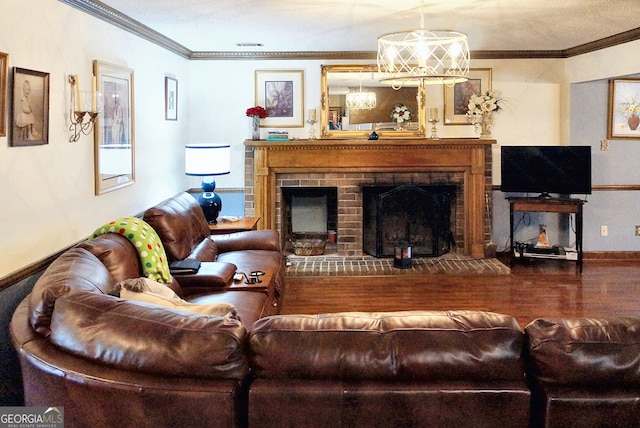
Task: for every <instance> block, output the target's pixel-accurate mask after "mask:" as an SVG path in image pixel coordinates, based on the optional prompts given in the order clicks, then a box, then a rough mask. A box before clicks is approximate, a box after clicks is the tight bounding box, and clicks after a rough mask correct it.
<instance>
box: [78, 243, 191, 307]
mask: <svg viewBox="0 0 640 428" xmlns="http://www.w3.org/2000/svg"><path fill="white" fill-rule="evenodd" d="M78 247H80V248H84V249H85V250H87V251H89V252H90V253H91V254H93V255H94V256H96V257H97V258H98V259H99V260H100V261H101V262H102V264H103V265H105V266H106V268H107V269H108V270H109V273H110V274H111V276H112V277H113V280H114V282H115V283H117V282H120V281H124V280H127V279H130V278H138V277H139V276H141V275H142V265H141V264H140V256H139V255H138V252H137V251H136V249H135V248H134V246H133V244H132V243H131V241H129V239H127V238H125V237H124V236H122V235H120V234H119V233H106V234H104V235H100V236H98V237H96V238H94V239H89V240H87V241H84V242H81V243H80V244H78ZM169 287H170V288H171V289H172V290H173V291H175V292H176V293H177V294H178V295H180V296H182V289H181V288H180V284H179V283H178V282H177V281H176V279H175V278H174V277H172V278H171V284H169Z"/></svg>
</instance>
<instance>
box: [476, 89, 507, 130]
mask: <svg viewBox="0 0 640 428" xmlns="http://www.w3.org/2000/svg"><path fill="white" fill-rule="evenodd" d="M501 101H502V98H499V97H498V92H497V91H490V90H486V91H483V92H480V93H479V94H476V95H472V96H471V98H470V99H469V104H468V106H467V108H468V110H467V120H468V121H469V122H471V123H473V124H474V125H475V127H476V132H478V131H479V132H480V138H485V139H489V138H491V125H493V113H494V112H496V111H498V110H500V109H501V106H500V104H499V103H500V102H501Z"/></svg>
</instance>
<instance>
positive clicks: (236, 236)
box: [211, 229, 281, 253]
mask: <svg viewBox="0 0 640 428" xmlns="http://www.w3.org/2000/svg"><path fill="white" fill-rule="evenodd" d="M211 239H212V240H213V241H214V242H215V243H216V244H217V246H218V252H219V253H226V252H229V251H242V250H271V251H281V250H280V235H279V234H278V232H277V231H276V230H273V229H261V230H248V231H246V232H235V233H228V234H225V235H212V236H211Z"/></svg>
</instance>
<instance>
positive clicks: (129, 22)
mask: <svg viewBox="0 0 640 428" xmlns="http://www.w3.org/2000/svg"><path fill="white" fill-rule="evenodd" d="M58 1H60V2H62V3H64V4H67V5H69V6H71V7H73V8H75V9H78V10H81V11H83V12H85V13H87V14H89V15H91V16H94V17H96V18H99V19H102V20H103V21H106V22H108V23H110V24H113V25H115V26H116V27H119V28H122V29H123V30H126V31H128V32H130V33H132V34H135V35H137V36H140V37H141V38H143V39H145V40H148V41H150V42H152V43H155V44H156V45H158V46H160V47H162V48H164V49H167V50H168V51H171V52H173V53H175V54H176V55H179V56H181V57H183V58H186V59H189V60H375V59H377V52H375V51H298V52H289V51H282V52H277V51H271V52H236V51H228V52H224V51H212V52H210V51H192V50H190V49H187V48H186V47H185V46H183V45H181V44H179V43H177V42H175V41H174V40H172V39H170V38H168V37H166V36H165V35H163V34H161V33H159V32H157V31H155V30H153V29H151V28H149V27H147V26H146V25H144V24H142V23H140V22H138V21H136V20H135V19H132V18H130V17H129V16H127V15H125V14H123V13H121V12H118V11H117V10H115V9H113V8H111V7H109V6H107V5H105V4H104V3H102V2H100V1H97V0H58ZM639 39H640V28H635V29H633V30H629V31H625V32H623V33H619V34H614V35H613V36H609V37H605V38H603V39H600V40H595V41H593V42H589V43H585V44H582V45H579V46H575V47H572V48H569V49H564V50H512V51H495V50H484V51H471V53H470V55H471V58H472V59H558V58H559V59H562V58H570V57H572V56H577V55H582V54H586V53H589V52H594V51H597V50H600V49H605V48H609V47H612V46H616V45H620V44H623V43H627V42H631V41H635V40H639Z"/></svg>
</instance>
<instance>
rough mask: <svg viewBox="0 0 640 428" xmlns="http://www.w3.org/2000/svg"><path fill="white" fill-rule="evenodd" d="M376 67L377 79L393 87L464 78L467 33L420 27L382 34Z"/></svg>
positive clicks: (448, 83) (466, 69)
mask: <svg viewBox="0 0 640 428" xmlns="http://www.w3.org/2000/svg"><path fill="white" fill-rule="evenodd" d="M378 71H379V72H380V73H381V78H380V81H381V82H384V83H388V84H391V85H392V86H393V87H402V86H403V85H405V84H408V85H411V84H413V85H415V84H416V83H418V84H420V83H422V84H445V85H449V86H452V85H454V84H455V83H459V82H464V81H466V80H467V79H468V75H469V45H468V43H467V35H466V34H463V33H459V32H456V31H429V30H423V29H420V30H412V31H405V32H398V33H390V34H385V35H382V36H380V37H379V38H378Z"/></svg>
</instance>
